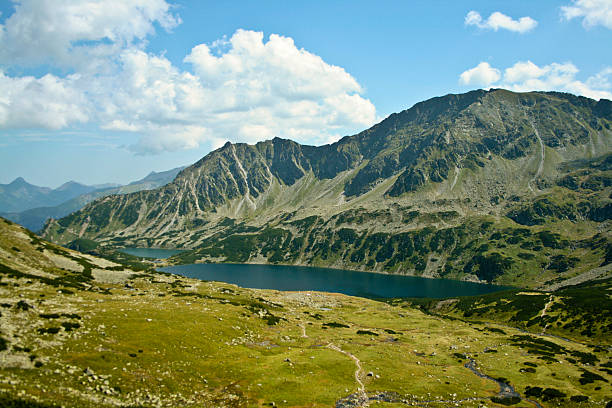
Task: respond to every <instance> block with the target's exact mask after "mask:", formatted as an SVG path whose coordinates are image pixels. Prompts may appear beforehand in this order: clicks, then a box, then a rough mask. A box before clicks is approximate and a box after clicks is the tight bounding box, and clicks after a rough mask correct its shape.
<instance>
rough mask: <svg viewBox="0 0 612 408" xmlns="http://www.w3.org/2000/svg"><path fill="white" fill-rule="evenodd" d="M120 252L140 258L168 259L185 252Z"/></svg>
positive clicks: (154, 250)
mask: <svg viewBox="0 0 612 408" xmlns="http://www.w3.org/2000/svg"><path fill="white" fill-rule="evenodd" d="M119 252H123V253H124V254H128V255H133V256H138V257H140V258H155V259H166V258H170V257H171V256H172V255H176V254H178V253H181V252H183V251H182V250H180V249H163V248H121V249H120V250H119Z"/></svg>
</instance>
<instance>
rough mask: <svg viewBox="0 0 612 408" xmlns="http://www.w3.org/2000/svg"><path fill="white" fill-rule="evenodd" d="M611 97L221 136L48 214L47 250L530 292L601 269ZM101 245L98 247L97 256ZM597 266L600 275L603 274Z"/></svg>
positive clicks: (449, 101)
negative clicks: (320, 133)
mask: <svg viewBox="0 0 612 408" xmlns="http://www.w3.org/2000/svg"><path fill="white" fill-rule="evenodd" d="M611 126H612V105H610V102H609V101H607V100H605V99H602V100H600V101H598V102H596V101H594V100H590V99H588V98H584V97H576V96H573V95H570V94H562V93H554V92H551V93H544V92H530V93H514V92H510V91H506V90H500V89H492V90H489V91H483V90H478V91H472V92H469V93H466V94H460V95H446V96H443V97H438V98H433V99H430V100H427V101H424V102H420V103H418V104H416V105H415V106H413V107H412V108H410V109H408V110H405V111H403V112H400V113H397V114H393V115H390V116H389V117H388V118H387V119H385V120H383V121H382V122H381V123H379V124H377V125H375V126H374V127H372V128H371V129H368V130H366V131H364V132H361V133H359V134H357V135H354V136H347V137H344V138H342V139H341V140H340V141H338V142H336V143H334V144H330V145H324V146H319V147H314V146H305V145H300V144H298V143H295V142H292V141H290V140H284V139H279V138H275V139H273V140H268V141H265V142H259V143H257V144H255V145H247V144H231V143H227V144H226V145H224V146H223V147H221V148H219V149H218V150H215V151H213V152H211V153H210V154H208V155H207V156H205V157H204V158H202V159H201V160H200V161H198V162H197V163H195V164H194V165H192V166H190V167H188V168H186V169H184V170H183V171H181V172H180V173H179V174H178V175H177V177H176V179H174V181H172V182H171V183H169V184H167V185H166V186H164V187H161V188H159V189H156V190H151V191H145V192H137V193H133V194H127V195H121V196H109V197H106V198H104V199H100V200H97V201H95V202H94V203H91V204H90V205H88V206H86V207H85V208H83V209H82V210H79V211H77V212H75V213H73V214H71V215H69V216H67V217H64V218H62V219H59V220H52V221H50V222H49V223H48V224H47V225H46V227H45V229H44V230H43V232H42V236H43V237H45V238H47V239H49V240H51V241H54V242H57V243H60V244H63V245H68V246H71V245H74V243H75V242H76V243H78V242H81V241H82V240H89V241H91V242H94V243H95V245H96V246H97V248H98V251H107V252H108V251H112V250H113V249H116V248H121V247H161V248H169V249H183V250H186V251H185V252H182V253H181V254H179V255H176V256H174V257H171V258H170V259H169V260H168V261H167V262H168V264H189V263H198V262H234V263H272V264H282V265H304V266H319V267H332V268H339V269H349V270H359V271H376V272H382V273H395V274H402V275H412V276H423V277H428V278H448V279H460V280H468V281H475V282H490V283H495V284H500V285H512V286H518V287H529V288H540V289H544V288H547V287H551V286H552V285H558V284H560V283H561V282H564V281H568V280H572V279H573V280H581V279H582V280H584V278H585V277H587V276H590V274H591V271H592V270H594V269H596V268H600V267H602V268H607V265H609V264H610V260H611V259H612V258H610V253H611V251H612V242H611V237H610V228H609V224H610V219H611V217H612V199H611V198H610V197H611V194H612V130H611ZM98 253H101V252H98ZM607 276H609V274H608V275H607Z"/></svg>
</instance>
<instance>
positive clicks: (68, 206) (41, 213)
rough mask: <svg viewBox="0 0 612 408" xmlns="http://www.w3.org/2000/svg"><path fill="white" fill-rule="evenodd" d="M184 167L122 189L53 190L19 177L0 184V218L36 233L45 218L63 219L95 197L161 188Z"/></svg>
mask: <svg viewBox="0 0 612 408" xmlns="http://www.w3.org/2000/svg"><path fill="white" fill-rule="evenodd" d="M183 168H184V167H177V168H175V169H172V170H168V171H163V172H157V173H156V172H151V173H150V174H149V175H147V176H146V177H144V178H142V179H140V180H137V181H134V182H132V183H130V184H127V185H124V186H122V185H119V184H113V183H107V184H98V185H93V186H87V185H83V184H80V183H77V182H74V181H69V182H67V183H64V184H62V185H61V186H60V187H58V188H56V189H50V188H48V187H38V186H35V185H32V184H29V183H28V182H26V181H25V180H24V179H23V178H22V177H18V178H17V179H15V180H14V181H13V182H11V183H10V184H2V185H0V216H2V217H5V218H7V219H9V220H11V221H13V222H16V223H18V224H21V225H23V226H24V227H26V228H28V229H30V230H32V231H39V230H40V229H41V228H42V227H43V226H44V224H45V221H47V219H49V218H61V217H65V216H66V215H68V214H70V213H72V212H74V211H77V210H79V209H81V208H82V207H83V206H85V204H87V203H90V202H91V201H93V200H95V199H97V198H100V197H105V196H107V195H110V194H127V193H132V192H135V191H140V190H150V189H154V188H157V187H160V186H163V185H165V184H167V183H169V182H171V181H172V180H173V179H174V177H176V175H177V174H178V172H179V171H181V170H182V169H183ZM3 211H6V212H3Z"/></svg>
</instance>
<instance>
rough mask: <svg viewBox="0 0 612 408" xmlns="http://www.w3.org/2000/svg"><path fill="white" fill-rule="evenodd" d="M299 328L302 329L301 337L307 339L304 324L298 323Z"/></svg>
mask: <svg viewBox="0 0 612 408" xmlns="http://www.w3.org/2000/svg"><path fill="white" fill-rule="evenodd" d="M300 328H301V329H302V337H303V338H305V339H307V338H308V335H307V334H306V326H305V325H303V324H300Z"/></svg>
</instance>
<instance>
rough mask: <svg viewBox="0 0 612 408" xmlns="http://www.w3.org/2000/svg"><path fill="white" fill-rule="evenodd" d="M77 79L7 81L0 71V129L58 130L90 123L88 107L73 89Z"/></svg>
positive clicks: (45, 77) (14, 79)
mask: <svg viewBox="0 0 612 408" xmlns="http://www.w3.org/2000/svg"><path fill="white" fill-rule="evenodd" d="M79 80H80V78H79V76H78V75H71V76H68V77H66V78H58V77H56V76H54V75H51V74H47V75H45V76H43V77H42V78H34V77H31V76H26V77H18V78H14V77H9V76H6V75H5V74H4V73H3V72H1V71H0V128H5V129H7V128H30V127H42V128H47V129H61V128H64V127H66V126H69V125H71V124H75V123H82V122H86V121H87V120H88V119H89V114H88V112H87V111H88V107H89V103H88V101H87V99H86V98H85V95H84V94H83V93H82V92H80V91H79V90H78V86H77V85H76V84H77V83H78V82H79Z"/></svg>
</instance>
